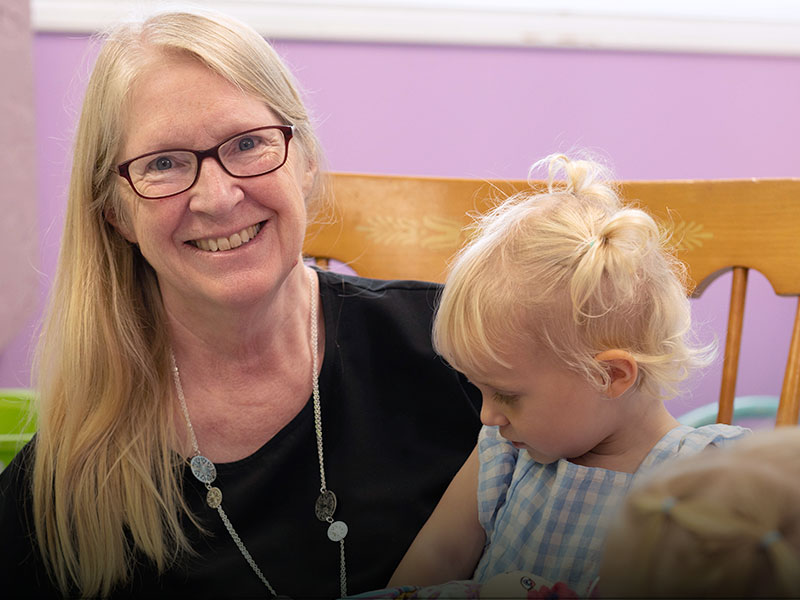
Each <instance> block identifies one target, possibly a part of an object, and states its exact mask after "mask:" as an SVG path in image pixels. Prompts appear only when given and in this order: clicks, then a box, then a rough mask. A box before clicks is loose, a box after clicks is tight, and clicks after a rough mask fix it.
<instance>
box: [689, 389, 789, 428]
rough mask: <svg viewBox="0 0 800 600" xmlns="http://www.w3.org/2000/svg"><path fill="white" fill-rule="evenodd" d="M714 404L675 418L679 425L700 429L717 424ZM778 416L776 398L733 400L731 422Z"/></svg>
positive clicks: (745, 397)
mask: <svg viewBox="0 0 800 600" xmlns="http://www.w3.org/2000/svg"><path fill="white" fill-rule="evenodd" d="M718 409H719V405H718V404H717V403H716V402H711V403H709V404H705V405H703V406H700V407H698V408H695V409H694V410H690V411H689V412H687V413H685V414H683V415H681V416H679V417H677V419H678V422H679V423H680V424H681V425H690V426H691V427H702V426H703V425H711V424H713V423H716V422H717V410H718ZM777 414H778V397H777V396H739V397H737V398H735V399H734V400H733V422H734V423H735V422H736V421H738V420H740V419H763V418H769V417H775V416H776V415H777Z"/></svg>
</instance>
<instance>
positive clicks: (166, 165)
mask: <svg viewBox="0 0 800 600" xmlns="http://www.w3.org/2000/svg"><path fill="white" fill-rule="evenodd" d="M171 168H172V160H171V159H169V158H167V157H166V156H161V157H159V158H157V159H156V169H157V170H158V171H166V170H167V169H171Z"/></svg>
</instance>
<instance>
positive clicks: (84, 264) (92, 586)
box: [32, 12, 323, 596]
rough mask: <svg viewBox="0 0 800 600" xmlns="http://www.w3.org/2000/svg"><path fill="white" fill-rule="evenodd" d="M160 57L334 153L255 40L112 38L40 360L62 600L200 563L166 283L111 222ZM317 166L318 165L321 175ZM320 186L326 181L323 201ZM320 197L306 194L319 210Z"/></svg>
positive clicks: (42, 471) (243, 35) (99, 70)
mask: <svg viewBox="0 0 800 600" xmlns="http://www.w3.org/2000/svg"><path fill="white" fill-rule="evenodd" d="M153 52H157V53H164V54H166V55H169V54H171V53H178V54H180V55H183V56H190V57H193V58H195V59H196V60H198V61H200V62H201V63H202V64H204V65H206V66H207V67H208V68H209V69H211V70H212V71H214V72H216V73H217V74H219V75H221V76H222V77H224V78H225V79H227V80H228V81H230V82H231V83H233V84H235V85H237V86H239V87H240V88H241V89H242V90H243V91H244V92H246V93H249V94H251V95H253V96H254V97H257V98H259V99H262V100H263V101H264V102H265V104H266V105H267V106H269V107H270V108H271V109H272V110H273V111H274V112H275V113H276V114H277V115H278V117H279V118H281V119H282V120H284V122H285V123H287V124H288V123H291V124H293V125H295V132H296V133H295V139H296V141H297V146H296V151H297V150H299V151H300V152H301V153H302V154H303V155H304V157H305V159H306V160H309V161H312V162H313V163H314V164H315V165H316V166H317V167H319V166H320V163H321V161H322V155H321V152H320V150H319V145H318V142H317V140H316V137H315V136H314V133H313V131H312V129H311V124H310V120H309V116H308V114H307V112H306V109H305V107H304V106H303V102H302V100H301V98H300V96H299V93H298V91H297V86H296V84H295V82H294V80H293V78H292V76H291V74H290V73H289V72H288V70H287V69H286V67H285V66H284V65H283V64H282V62H281V60H280V58H279V57H278V55H277V54H276V53H275V51H274V50H273V49H272V48H271V47H270V45H269V44H268V43H267V42H266V41H265V40H264V39H263V38H262V37H261V36H260V35H259V34H258V33H256V32H255V31H253V30H252V29H250V28H249V27H247V26H246V25H243V24H241V23H239V22H237V21H234V20H230V19H227V18H225V17H222V16H220V15H210V14H201V13H186V12H173V13H163V14H157V15H154V16H152V17H150V18H149V19H147V20H145V21H143V22H140V23H129V24H124V25H121V26H119V27H117V28H115V29H114V30H112V31H110V32H109V33H107V34H106V35H105V42H104V45H103V47H102V49H101V52H100V54H99V57H98V59H97V62H96V64H95V67H94V70H93V72H92V75H91V78H90V81H89V84H88V88H87V92H86V96H85V99H84V104H83V110H82V113H81V116H80V121H79V124H78V128H77V135H76V141H75V148H74V155H73V166H72V176H71V181H70V187H69V201H68V206H67V214H66V222H65V226H64V232H63V238H62V243H61V253H60V256H59V263H58V270H57V275H56V279H55V283H54V286H53V289H52V292H51V298H50V302H49V308H48V312H47V315H46V319H45V323H44V327H43V331H42V335H41V338H40V340H39V345H38V349H37V355H36V367H35V378H36V380H37V384H36V385H37V390H38V397H39V406H38V413H39V433H38V435H37V437H36V442H35V455H34V456H35V457H34V468H33V482H32V487H33V489H32V493H33V522H34V525H35V530H36V540H37V543H38V546H39V550H40V552H41V554H42V556H43V559H44V562H45V565H46V566H47V569H48V572H49V574H50V575H51V577H52V579H53V581H54V582H55V584H56V585H57V586H58V587H59V588H60V589H61V591H62V592H63V593H65V594H67V593H76V592H77V593H78V594H79V595H80V596H97V595H107V594H108V593H109V592H110V591H111V590H112V589H113V587H114V586H115V585H120V584H124V583H125V582H127V581H129V580H130V578H131V575H132V570H133V567H134V563H135V557H138V558H139V559H141V558H142V557H143V558H145V559H146V560H149V561H151V562H152V563H153V564H154V565H155V566H156V567H157V568H158V569H159V570H163V569H166V568H168V567H169V566H170V564H172V563H173V561H174V560H175V559H176V558H177V557H178V556H179V555H180V554H181V553H182V552H191V549H190V548H189V544H188V542H187V537H186V535H185V533H184V531H183V529H182V526H181V519H182V516H183V515H184V514H186V515H188V518H189V522H191V523H194V524H195V525H198V524H197V521H196V520H195V519H194V517H193V516H192V515H191V514H189V511H188V509H187V506H186V504H185V503H184V500H183V496H182V487H181V476H182V471H183V464H182V461H181V459H180V457H179V456H178V455H177V454H176V452H175V449H176V448H177V447H178V446H177V443H178V437H177V434H176V431H175V424H174V423H173V419H172V404H171V402H172V389H171V373H170V371H169V340H168V338H167V327H166V320H165V315H164V310H163V306H162V303H161V297H160V293H159V288H158V282H157V279H156V276H155V273H154V272H153V270H152V268H151V267H150V266H149V265H148V264H147V262H146V261H145V260H144V258H143V257H142V255H141V254H140V253H139V251H138V249H137V248H136V247H135V246H133V245H132V244H130V243H128V242H127V241H126V240H125V239H124V238H123V237H122V236H121V235H120V234H119V233H118V232H117V231H116V229H115V228H114V227H112V226H111V225H110V224H109V222H108V220H107V216H108V215H109V214H112V213H113V215H114V217H115V218H116V219H117V221H118V222H125V219H127V218H128V216H127V214H126V211H125V209H124V206H123V203H122V201H121V197H120V194H119V190H118V186H119V185H124V182H122V183H120V178H119V177H118V176H117V175H116V173H115V172H114V166H115V161H116V160H117V159H118V156H117V154H118V152H119V149H120V147H121V143H122V140H123V136H124V134H125V132H124V131H123V130H122V125H121V124H122V123H124V122H125V119H124V116H125V110H126V104H125V102H126V98H127V97H128V96H129V93H130V91H131V89H132V87H133V86H134V85H135V83H136V78H137V75H138V73H139V72H140V71H141V69H142V67H143V65H144V64H146V62H147V60H148V56H149V57H151V58H152V55H153ZM320 170H321V169H319V168H317V169H316V172H317V173H320ZM322 187H323V182H322V180H321V179H320V180H318V181H317V182H316V185H315V190H316V194H315V198H317V197H319V196H320V195H321V189H322ZM307 202H308V199H307Z"/></svg>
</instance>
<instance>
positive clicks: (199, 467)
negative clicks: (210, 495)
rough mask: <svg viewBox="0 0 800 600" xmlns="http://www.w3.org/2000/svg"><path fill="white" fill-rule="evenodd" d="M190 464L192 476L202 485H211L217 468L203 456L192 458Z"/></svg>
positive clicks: (215, 476)
mask: <svg viewBox="0 0 800 600" xmlns="http://www.w3.org/2000/svg"><path fill="white" fill-rule="evenodd" d="M190 464H191V466H192V474H193V475H194V476H195V477H196V478H197V479H198V480H200V481H202V482H203V483H211V482H212V481H214V480H215V479H216V478H217V467H215V466H214V463H213V462H211V461H210V460H208V459H207V458H206V457H205V456H200V455H198V456H193V457H192V460H191V461H190Z"/></svg>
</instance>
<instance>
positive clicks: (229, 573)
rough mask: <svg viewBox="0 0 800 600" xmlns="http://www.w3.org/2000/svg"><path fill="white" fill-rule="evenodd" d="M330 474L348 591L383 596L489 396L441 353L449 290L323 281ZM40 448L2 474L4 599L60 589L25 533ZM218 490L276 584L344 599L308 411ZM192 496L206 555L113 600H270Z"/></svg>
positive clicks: (141, 581)
mask: <svg viewBox="0 0 800 600" xmlns="http://www.w3.org/2000/svg"><path fill="white" fill-rule="evenodd" d="M319 276H320V295H321V299H322V307H323V311H324V319H325V335H326V337H325V359H324V363H323V366H322V371H321V374H320V394H321V406H322V426H323V442H324V450H325V474H326V480H327V486H328V489H330V490H332V491H333V492H335V494H336V496H337V498H338V508H337V510H336V514H335V515H334V518H335V519H337V520H342V521H344V522H345V523H346V524H347V525H348V527H349V533H348V535H347V537H346V539H345V552H346V565H347V583H348V593H349V594H354V593H360V592H364V591H367V590H371V589H376V588H381V587H384V586H385V585H386V583H387V581H388V579H389V577H390V576H391V574H392V572H393V570H394V568H395V567H396V566H397V564H398V562H399V561H400V559H401V558H402V557H403V554H404V553H405V551H406V549H407V548H408V546H409V545H410V544H411V542H412V540H413V539H414V536H415V535H416V533H417V531H418V530H419V529H420V527H421V526H422V525H423V523H424V522H425V520H426V519H427V517H428V515H429V514H430V512H431V511H432V510H433V508H434V507H435V505H436V503H437V502H438V500H439V498H440V496H441V495H442V493H443V492H444V490H445V488H446V487H447V484H448V483H449V482H450V480H451V478H452V477H453V475H454V474H455V472H456V471H457V470H458V468H459V467H460V466H461V464H462V463H463V461H464V460H465V459H466V456H467V454H469V452H470V450H471V449H472V447H473V446H474V445H475V442H476V439H477V433H478V429H479V426H480V421H479V414H478V413H479V406H480V395H479V394H478V392H477V390H475V389H474V388H473V387H472V386H470V385H469V384H468V383H465V380H464V379H463V377H461V376H460V375H459V374H458V373H456V372H455V371H453V370H452V369H451V368H449V367H448V366H447V365H446V364H445V363H444V361H443V360H442V359H441V358H439V357H437V356H436V355H435V353H434V352H433V349H432V347H431V335H430V331H431V319H432V315H433V308H434V304H435V302H436V301H437V295H438V293H439V291H440V287H439V286H438V285H436V284H431V283H420V282H412V281H376V280H368V279H363V278H358V277H349V276H342V275H337V274H333V273H328V272H320V274H319ZM30 455H31V453H30V447H27V448H26V449H24V450H23V451H22V452H21V453H20V454H19V455H18V456H17V457H16V458H15V459H14V461H12V463H11V465H10V466H9V467H8V468H7V469H6V470H5V471H4V472H3V473H2V475H0V589H2V594H3V596H4V597H8V598H15V597H18V596H24V595H32V596H35V597H42V596H43V595H45V596H46V595H47V592H48V591H49V593H50V594H53V593H54V590H53V588H52V586H51V584H50V583H49V582H48V581H47V578H46V576H45V575H44V572H43V567H42V564H41V560H40V559H39V557H38V551H37V550H36V549H35V548H34V546H33V542H32V541H31V540H32V536H33V532H32V528H31V527H29V526H28V525H27V524H26V523H27V518H26V515H25V512H24V511H22V510H20V507H24V509H25V511H26V510H27V509H28V507H29V505H30V501H29V500H28V499H27V478H26V477H25V473H26V469H27V467H28V459H29V457H30ZM217 470H218V475H217V480H216V481H215V483H214V485H217V486H219V488H220V489H221V490H222V493H223V507H224V509H225V511H226V513H227V514H228V516H229V517H230V520H231V522H232V523H233V526H234V527H235V528H236V530H237V532H238V533H239V535H240V536H241V537H242V539H243V541H244V543H245V545H246V546H247V549H248V550H249V551H250V553H251V554H252V555H253V557H254V559H255V561H256V563H257V564H258V565H259V567H260V568H261V570H262V571H263V572H264V574H265V576H266V577H267V579H268V580H269V581H270V583H271V584H272V586H273V587H274V588H275V590H276V591H277V592H278V594H281V595H287V596H291V597H293V598H312V597H313V598H333V597H337V596H338V595H339V544H338V543H336V542H332V541H330V540H329V539H328V537H327V528H328V524H327V523H325V522H322V521H319V520H317V518H316V516H315V514H314V505H315V502H316V499H317V497H318V496H319V487H320V477H319V463H318V459H317V449H316V441H315V435H314V416H313V405H312V401H311V400H310V399H309V402H308V403H307V404H306V406H305V407H304V408H303V409H302V410H301V411H300V413H299V414H298V415H297V416H296V417H295V418H294V419H293V420H292V421H291V422H290V423H289V424H288V425H286V427H284V428H283V429H282V430H281V431H280V432H279V433H278V434H277V435H275V437H274V438H272V439H271V440H270V441H269V442H267V443H266V444H265V445H264V446H262V447H261V448H260V449H259V450H258V451H256V452H255V453H254V454H253V455H251V456H249V457H247V458H245V459H242V460H239V461H236V462H233V463H225V464H218V465H217ZM184 485H185V490H186V494H187V499H188V502H189V504H190V505H191V507H192V510H193V511H194V512H195V514H197V515H199V516H200V518H201V519H202V520H203V523H204V525H205V526H206V527H207V528H208V530H210V532H211V534H212V535H211V536H203V535H201V534H200V533H198V532H197V530H196V529H195V528H193V527H192V526H187V532H188V535H190V538H191V540H192V544H193V547H194V548H195V549H196V550H197V552H198V553H199V556H197V557H189V556H184V557H182V558H181V562H180V563H179V564H176V565H175V566H173V567H172V568H171V569H169V570H168V571H167V572H166V573H163V574H161V575H158V574H157V572H156V570H155V569H154V568H153V567H152V566H150V565H147V564H146V563H143V564H141V565H139V566H138V567H137V568H136V571H135V575H134V581H133V584H131V585H129V586H125V588H124V589H122V588H120V589H117V590H115V592H114V597H119V598H122V597H128V596H133V597H141V598H154V597H164V598H167V597H169V598H174V597H182V596H186V597H192V598H221V597H237V598H263V597H265V596H266V595H267V590H266V588H264V586H263V584H262V583H261V582H260V581H259V580H258V579H257V577H256V575H255V574H254V573H253V572H252V570H251V569H250V567H249V566H248V565H247V563H246V562H245V559H244V558H243V557H242V556H241V554H240V553H239V550H238V549H237V547H236V545H235V544H234V542H233V540H232V539H231V537H230V535H229V534H228V533H227V531H226V530H225V529H224V526H223V524H222V522H221V520H220V517H219V515H218V514H217V512H216V511H215V510H213V509H211V508H209V507H208V506H207V505H206V503H205V493H206V490H205V488H204V487H203V485H202V484H201V483H200V482H198V481H197V480H196V479H195V478H194V477H193V476H192V474H191V472H190V471H189V470H188V469H187V470H186V471H185V473H184Z"/></svg>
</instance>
